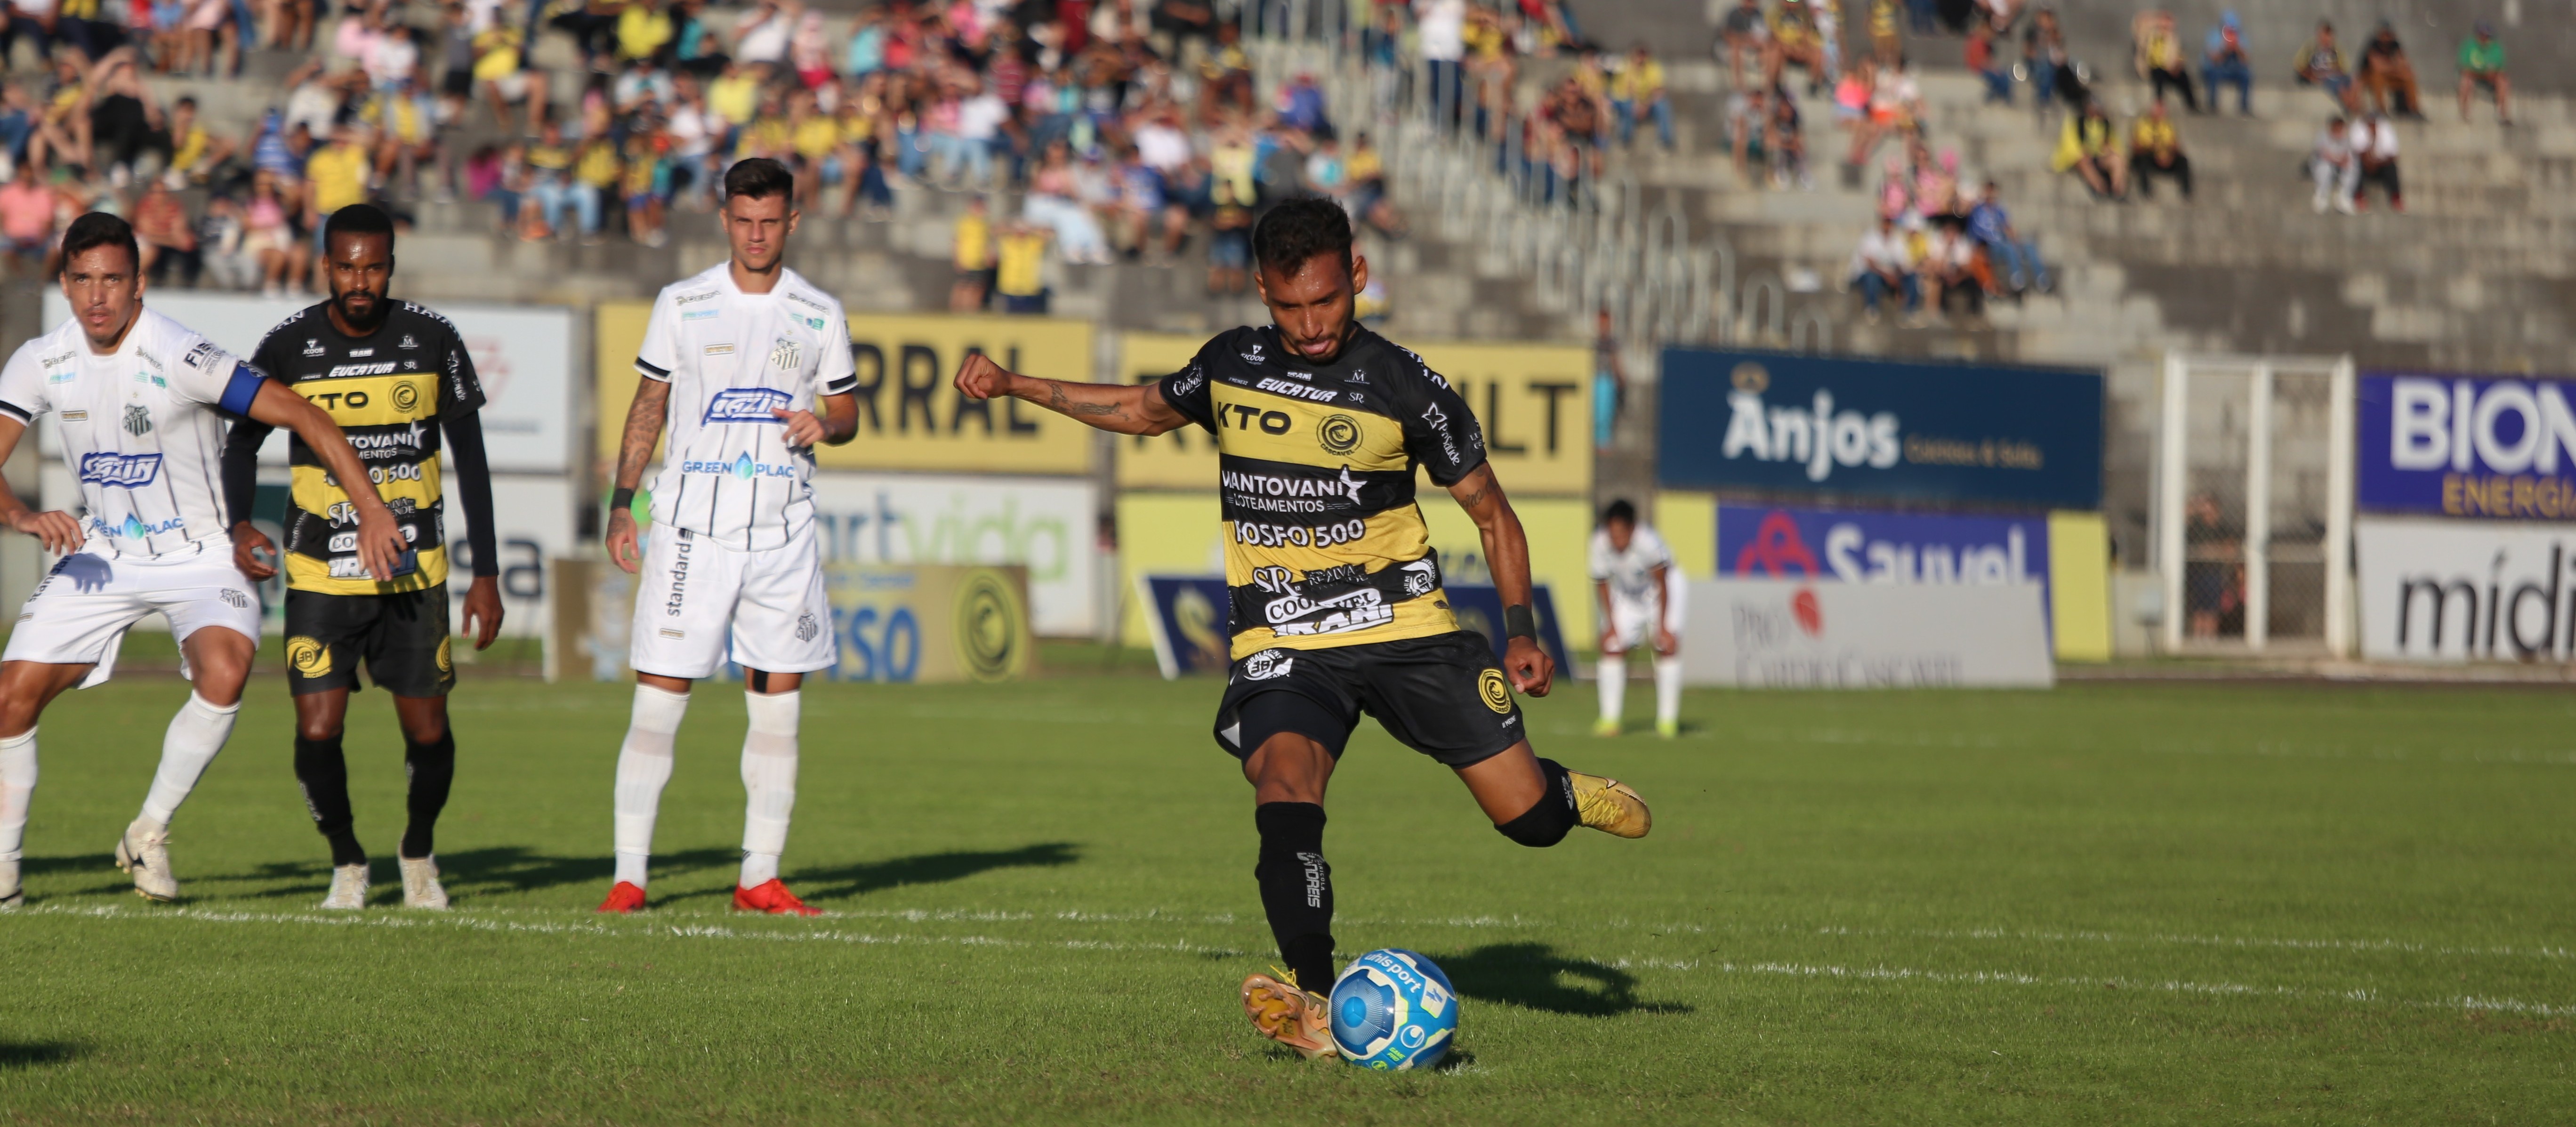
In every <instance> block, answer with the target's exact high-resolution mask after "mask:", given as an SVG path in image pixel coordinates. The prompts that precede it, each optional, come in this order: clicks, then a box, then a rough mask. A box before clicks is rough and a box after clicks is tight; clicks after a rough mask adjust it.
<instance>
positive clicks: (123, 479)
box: [80, 453, 161, 489]
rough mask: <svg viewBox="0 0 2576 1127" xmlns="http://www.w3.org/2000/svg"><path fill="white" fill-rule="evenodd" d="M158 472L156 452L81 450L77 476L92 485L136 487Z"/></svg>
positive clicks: (149, 481)
mask: <svg viewBox="0 0 2576 1127" xmlns="http://www.w3.org/2000/svg"><path fill="white" fill-rule="evenodd" d="M160 476H161V455H159V454H104V453H102V454H83V455H81V460H80V479H81V480H82V481H86V482H89V483H90V484H92V485H113V486H116V487H117V488H120V489H140V488H142V487H144V486H146V485H150V484H152V481H153V479H155V478H158V477H160Z"/></svg>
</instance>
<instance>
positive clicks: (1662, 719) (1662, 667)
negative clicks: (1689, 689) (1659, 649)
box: [1655, 654, 1682, 727]
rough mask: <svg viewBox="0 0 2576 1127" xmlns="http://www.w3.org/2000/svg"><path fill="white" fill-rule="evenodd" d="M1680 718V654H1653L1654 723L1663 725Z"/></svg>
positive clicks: (1659, 725)
mask: <svg viewBox="0 0 2576 1127" xmlns="http://www.w3.org/2000/svg"><path fill="white" fill-rule="evenodd" d="M1681 718H1682V658H1681V655H1680V654H1670V655H1666V654H1656V655H1655V725H1656V726H1657V727H1664V726H1667V725H1670V724H1674V723H1677V722H1679V721H1680V720H1681Z"/></svg>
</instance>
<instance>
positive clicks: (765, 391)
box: [701, 387, 792, 423]
mask: <svg viewBox="0 0 2576 1127" xmlns="http://www.w3.org/2000/svg"><path fill="white" fill-rule="evenodd" d="M791 398H792V397H791V396H789V395H788V394H787V393H786V392H783V391H780V390H778V389H776V388H770V387H729V388H726V389H724V390H722V391H719V392H717V393H715V396H714V398H711V399H709V400H707V413H706V417H705V418H704V419H702V420H701V421H702V422H709V423H775V422H777V421H778V416H776V415H773V414H770V412H771V411H773V410H777V411H784V410H786V409H787V404H788V402H789V401H790V400H791Z"/></svg>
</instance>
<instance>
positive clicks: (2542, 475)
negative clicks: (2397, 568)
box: [2353, 372, 2576, 521]
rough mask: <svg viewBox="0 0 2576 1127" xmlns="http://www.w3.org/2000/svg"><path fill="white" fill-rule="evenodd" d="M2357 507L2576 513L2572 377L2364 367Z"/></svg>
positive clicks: (2505, 516) (2503, 514)
mask: <svg viewBox="0 0 2576 1127" xmlns="http://www.w3.org/2000/svg"><path fill="white" fill-rule="evenodd" d="M2354 398H2355V400H2356V402H2355V404H2354V407H2355V411H2354V421H2355V425H2357V426H2359V427H2360V428H2361V433H2360V435H2359V440H2358V441H2357V442H2356V443H2355V444H2354V447H2355V454H2356V456H2357V459H2358V461H2359V465H2358V467H2357V472H2356V473H2355V475H2354V483H2353V484H2354V501H2355V503H2356V504H2357V505H2358V506H2359V508H2360V509H2361V510H2362V511H2364V512H2382V513H2422V514H2427V515H2439V516H2446V517H2464V518H2470V519H2477V520H2517V521H2533V520H2536V521H2576V408H2571V402H2576V379H2567V378H2552V377H2519V376H2453V375H2428V374H2421V373H2413V372H2364V373H2362V374H2361V378H2360V380H2359V382H2358V384H2357V385H2356V387H2355V389H2354Z"/></svg>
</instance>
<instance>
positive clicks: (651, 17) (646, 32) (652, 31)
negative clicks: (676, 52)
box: [617, 0, 675, 62]
mask: <svg viewBox="0 0 2576 1127" xmlns="http://www.w3.org/2000/svg"><path fill="white" fill-rule="evenodd" d="M674 34H675V33H674V32H673V31H672V28H671V14H670V13H668V12H665V11H663V10H662V5H661V0H629V2H628V4H627V5H626V10H625V11H622V12H619V13H617V58H618V61H619V62H636V61H639V60H652V59H658V58H659V57H660V55H661V53H662V48H663V47H665V46H667V45H669V43H670V42H671V39H672V37H673V35H674Z"/></svg>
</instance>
